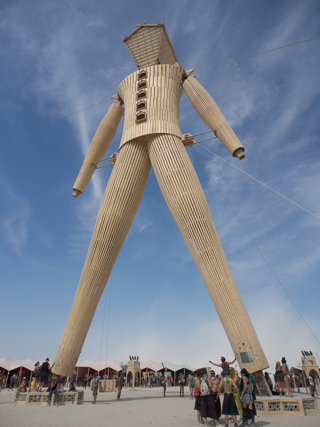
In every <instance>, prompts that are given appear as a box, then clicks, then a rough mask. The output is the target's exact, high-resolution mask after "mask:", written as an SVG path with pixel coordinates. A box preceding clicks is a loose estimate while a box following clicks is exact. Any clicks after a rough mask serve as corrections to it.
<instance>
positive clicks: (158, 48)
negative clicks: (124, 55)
mask: <svg viewBox="0 0 320 427" xmlns="http://www.w3.org/2000/svg"><path fill="white" fill-rule="evenodd" d="M146 22H147V21H145V22H143V23H142V24H141V25H137V27H138V28H136V29H135V30H134V31H133V32H132V33H131V34H129V36H127V37H126V38H125V39H124V38H122V40H123V42H124V43H125V45H126V46H127V48H128V50H129V52H130V54H131V56H132V58H133V60H134V62H135V63H136V65H137V67H138V68H139V69H141V68H144V67H148V66H150V65H157V64H175V63H176V62H179V61H178V58H177V56H176V54H175V51H174V49H173V47H172V44H171V41H170V39H169V36H168V34H167V32H166V29H165V27H164V19H163V20H162V24H149V25H148V24H146Z"/></svg>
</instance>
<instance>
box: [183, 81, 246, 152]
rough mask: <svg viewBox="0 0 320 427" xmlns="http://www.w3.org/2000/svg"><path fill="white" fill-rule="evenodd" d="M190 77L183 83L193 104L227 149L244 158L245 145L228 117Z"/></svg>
mask: <svg viewBox="0 0 320 427" xmlns="http://www.w3.org/2000/svg"><path fill="white" fill-rule="evenodd" d="M194 77H195V76H190V77H188V78H187V79H186V80H185V81H184V83H183V89H184V91H185V93H186V95H187V97H188V98H189V99H190V101H191V104H192V105H193V107H194V108H195V110H196V111H197V112H198V114H199V115H200V117H201V118H202V120H203V121H204V122H205V123H206V124H207V125H208V126H209V128H210V129H211V130H213V131H214V133H215V135H216V136H217V137H218V138H219V139H220V141H221V142H222V143H223V145H224V146H225V147H226V148H227V150H228V151H229V152H230V153H231V154H232V155H233V156H234V157H238V158H239V159H240V160H242V159H243V158H244V147H243V145H242V144H241V142H240V141H239V139H238V137H237V135H236V134H235V133H234V132H233V130H232V129H231V127H230V125H229V123H228V122H227V120H226V118H225V117H224V115H223V114H222V112H221V110H220V108H219V107H218V105H217V104H216V103H215V102H214V100H213V99H212V97H211V95H210V94H209V93H208V92H207V91H206V90H205V88H204V87H203V86H201V84H200V83H199V82H198V81H197V80H196V79H195V78H194Z"/></svg>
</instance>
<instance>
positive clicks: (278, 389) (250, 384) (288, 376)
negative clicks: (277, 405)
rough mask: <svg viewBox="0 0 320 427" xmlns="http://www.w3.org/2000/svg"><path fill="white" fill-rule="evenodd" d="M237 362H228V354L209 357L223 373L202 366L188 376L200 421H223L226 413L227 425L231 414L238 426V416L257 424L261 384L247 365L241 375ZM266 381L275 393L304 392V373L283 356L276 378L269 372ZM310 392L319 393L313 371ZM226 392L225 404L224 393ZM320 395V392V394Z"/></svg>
mask: <svg viewBox="0 0 320 427" xmlns="http://www.w3.org/2000/svg"><path fill="white" fill-rule="evenodd" d="M234 362H235V359H234V360H233V361H231V362H227V361H226V359H225V357H221V363H214V362H211V361H209V363H211V364H212V365H214V366H217V367H219V368H221V369H222V371H221V374H220V375H216V373H215V371H214V370H211V371H210V370H208V369H207V368H202V369H198V370H197V371H196V372H195V373H194V374H190V375H189V376H188V379H187V384H188V386H189V392H190V398H195V405H194V409H195V410H196V411H197V421H198V423H199V424H201V423H204V424H205V425H206V426H207V425H208V418H211V419H213V420H214V423H215V424H216V425H219V418H220V416H221V414H222V415H224V416H225V425H226V426H227V425H228V422H229V418H230V417H231V418H232V421H233V423H234V426H235V427H237V426H238V424H237V416H239V417H240V419H241V420H242V424H241V426H248V425H249V421H250V420H251V426H252V427H253V426H254V425H255V415H256V409H255V404H254V401H255V399H256V390H258V384H257V383H256V380H255V378H254V377H253V376H252V375H251V374H250V373H249V372H248V371H247V370H246V369H245V368H243V369H241V372H240V376H239V375H238V373H237V372H236V371H235V369H234V368H232V367H230V365H232V364H233V363H234ZM264 375H265V382H266V384H268V387H269V389H270V391H271V393H273V394H274V395H282V396H287V397H293V390H294V388H296V389H297V392H298V393H299V392H300V387H301V379H302V378H301V376H300V374H299V373H296V374H292V373H291V372H290V369H289V367H288V364H287V361H286V359H285V358H284V357H283V358H282V360H281V364H280V362H277V363H276V368H275V375H274V381H275V384H274V385H273V382H272V380H271V378H270V375H269V374H268V373H267V372H265V374H264ZM307 387H309V390H310V394H311V396H312V397H315V393H317V387H316V379H315V375H314V373H313V372H312V371H310V373H309V378H308V381H307ZM286 391H287V394H286ZM221 393H223V402H222V405H221V402H220V394H221ZM317 396H318V397H319V395H317Z"/></svg>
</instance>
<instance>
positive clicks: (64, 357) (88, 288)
mask: <svg viewBox="0 0 320 427" xmlns="http://www.w3.org/2000/svg"><path fill="white" fill-rule="evenodd" d="M150 168H151V165H150V160H149V157H148V151H147V146H146V144H145V143H140V142H134V143H132V142H128V143H127V144H125V145H124V146H123V147H122V148H121V150H120V152H119V156H118V159H117V161H116V163H115V166H114V169H113V171H112V173H111V176H110V179H109V181H108V185H107V188H106V191H105V194H104V197H103V200H102V203H101V207H100V211H99V214H98V217H97V221H96V225H95V228H94V231H93V236H92V240H91V243H90V247H89V250H88V254H87V258H86V261H85V265H84V267H83V271H82V275H81V278H80V281H79V285H78V289H77V293H76V296H75V299H74V302H73V305H72V308H71V311H70V314H69V318H68V321H67V324H66V327H65V330H64V332H63V335H62V338H61V341H60V344H59V348H58V351H57V354H56V357H55V360H54V363H55V365H54V367H53V372H54V373H56V374H59V375H63V376H69V375H72V374H73V370H74V367H75V365H76V363H77V360H78V357H79V355H80V352H81V349H82V346H83V343H84V340H85V338H86V335H87V332H88V330H89V327H90V324H91V321H92V318H93V316H94V313H95V310H96V308H97V305H98V302H99V300H100V297H101V295H102V293H103V290H104V288H105V285H106V283H107V281H108V278H109V275H110V273H111V271H112V268H113V265H114V263H115V261H116V259H117V256H118V254H119V252H120V249H121V246H122V244H123V242H124V240H125V238H126V235H127V233H128V231H129V229H130V226H131V224H132V221H133V219H134V216H135V214H136V211H137V209H138V206H139V203H140V200H141V197H142V194H143V191H144V188H145V185H146V182H147V179H148V175H149V172H150Z"/></svg>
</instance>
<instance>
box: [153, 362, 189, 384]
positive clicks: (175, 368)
mask: <svg viewBox="0 0 320 427" xmlns="http://www.w3.org/2000/svg"><path fill="white" fill-rule="evenodd" d="M162 364H163V368H162V369H161V372H165V371H170V372H171V377H172V378H173V384H176V382H177V378H178V376H179V375H180V373H181V372H182V373H183V375H184V378H186V375H188V374H191V373H192V372H194V371H195V369H194V368H192V367H191V366H190V365H187V364H183V365H176V364H175V363H171V362H167V361H165V362H162Z"/></svg>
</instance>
